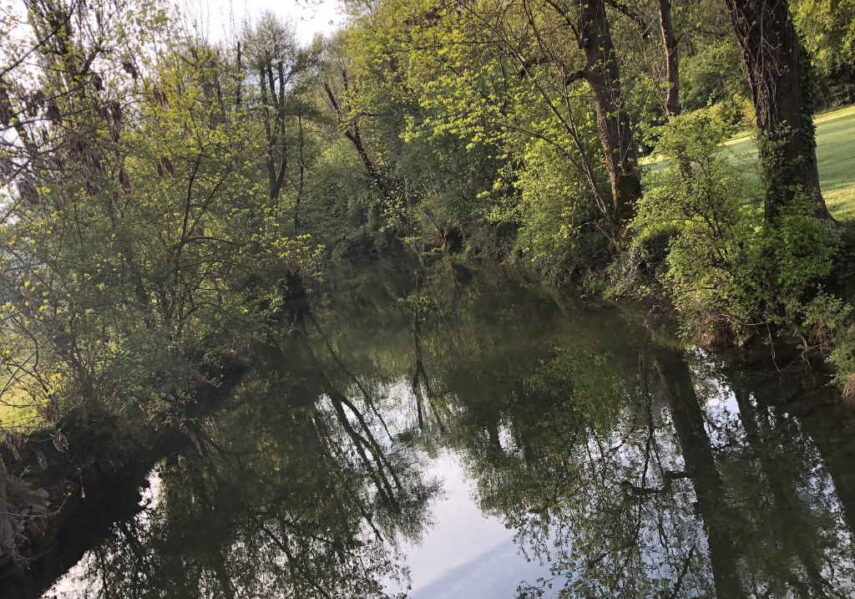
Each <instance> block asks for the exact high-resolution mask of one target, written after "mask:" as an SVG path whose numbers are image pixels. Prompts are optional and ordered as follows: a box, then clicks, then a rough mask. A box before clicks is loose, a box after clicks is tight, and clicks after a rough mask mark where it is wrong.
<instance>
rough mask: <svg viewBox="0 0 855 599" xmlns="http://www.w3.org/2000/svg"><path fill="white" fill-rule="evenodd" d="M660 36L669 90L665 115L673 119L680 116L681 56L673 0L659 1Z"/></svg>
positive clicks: (666, 96) (666, 97)
mask: <svg viewBox="0 0 855 599" xmlns="http://www.w3.org/2000/svg"><path fill="white" fill-rule="evenodd" d="M658 10H659V36H660V37H661V39H662V49H663V51H664V53H665V78H666V79H667V82H668V89H667V92H666V95H665V114H667V115H668V117H669V118H670V117H672V116H675V115H678V114H680V55H679V51H678V48H677V42H678V39H677V36H676V35H674V23H673V21H672V19H671V0H658Z"/></svg>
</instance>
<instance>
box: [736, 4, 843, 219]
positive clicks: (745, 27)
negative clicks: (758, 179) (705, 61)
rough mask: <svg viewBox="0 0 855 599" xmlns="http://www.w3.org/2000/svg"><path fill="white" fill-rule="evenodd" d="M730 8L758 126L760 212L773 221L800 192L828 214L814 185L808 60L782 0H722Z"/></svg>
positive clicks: (820, 214) (826, 216) (816, 210)
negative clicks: (762, 195)
mask: <svg viewBox="0 0 855 599" xmlns="http://www.w3.org/2000/svg"><path fill="white" fill-rule="evenodd" d="M725 2H726V3H727V7H728V9H729V11H730V17H731V21H732V23H733V28H734V31H735V32H736V38H737V41H738V42H739V47H740V50H741V52H742V59H743V62H744V64H745V68H746V71H747V74H748V82H749V85H750V87H751V94H752V97H753V101H754V107H755V110H756V113H757V126H758V128H759V129H760V132H759V136H760V164H761V169H762V171H763V179H764V182H765V185H766V200H765V217H766V222H767V224H769V225H772V226H774V225H776V224H777V223H778V222H779V220H780V217H781V214H782V212H783V210H784V209H785V208H787V207H789V206H791V205H792V204H793V202H794V201H795V200H796V199H797V198H798V197H799V196H801V195H803V194H804V195H806V196H808V197H809V198H810V199H811V201H812V203H813V207H814V209H813V212H814V214H815V215H816V216H817V217H819V218H822V219H828V220H830V219H831V215H830V214H829V212H828V208H827V207H826V205H825V200H824V199H823V197H822V192H821V190H820V186H819V171H818V169H817V161H816V139H815V129H814V123H813V96H812V89H811V77H810V74H811V65H810V61H809V58H808V56H807V54H806V52H805V51H804V49H803V46H802V43H801V40H800V39H799V36H798V34H797V33H796V30H795V27H794V25H793V21H792V18H791V16H790V11H789V6H788V4H787V0H725Z"/></svg>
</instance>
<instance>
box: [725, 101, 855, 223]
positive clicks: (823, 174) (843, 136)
mask: <svg viewBox="0 0 855 599" xmlns="http://www.w3.org/2000/svg"><path fill="white" fill-rule="evenodd" d="M815 122H816V155H817V160H818V161H819V178H820V184H821V185H822V192H823V195H824V196H825V202H826V204H828V209H829V210H830V211H831V213H832V214H833V215H834V217H835V218H837V219H839V220H842V221H850V222H851V221H855V106H849V107H847V108H842V109H840V110H835V111H833V112H826V113H824V114H821V115H817V117H816V119H815ZM725 146H726V147H727V151H728V153H729V155H730V158H731V160H733V161H734V162H735V163H737V164H739V165H741V166H744V168H743V169H742V170H743V172H744V173H745V174H746V175H747V176H748V178H749V179H750V180H753V181H755V182H756V181H758V180H759V177H758V174H757V146H756V144H755V143H754V137H753V135H752V134H745V135H741V136H738V137H735V138H733V139H731V140H730V141H728V142H727V143H726V144H725Z"/></svg>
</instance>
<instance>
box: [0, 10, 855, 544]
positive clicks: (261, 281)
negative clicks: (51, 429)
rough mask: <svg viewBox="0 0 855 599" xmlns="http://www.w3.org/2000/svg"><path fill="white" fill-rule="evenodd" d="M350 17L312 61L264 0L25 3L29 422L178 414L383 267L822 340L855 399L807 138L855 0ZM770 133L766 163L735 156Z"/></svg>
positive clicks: (18, 175) (5, 41) (848, 251)
mask: <svg viewBox="0 0 855 599" xmlns="http://www.w3.org/2000/svg"><path fill="white" fill-rule="evenodd" d="M349 9H350V11H351V13H352V18H351V20H350V23H349V25H348V26H347V27H346V28H345V29H344V30H342V31H340V32H339V33H337V34H336V35H335V36H334V37H333V38H332V39H330V40H322V39H318V40H316V41H315V42H314V43H313V44H311V45H310V46H308V47H301V46H300V45H299V44H298V43H297V42H296V41H295V40H296V38H295V35H294V32H293V30H292V29H291V28H290V27H289V26H287V25H285V24H283V23H280V22H278V21H277V20H276V19H275V18H274V17H273V16H271V15H262V16H260V17H259V18H258V19H257V20H256V21H254V22H252V23H248V24H246V26H245V27H244V28H243V30H242V31H241V32H240V33H239V34H236V36H235V38H234V39H231V40H229V41H227V42H223V43H213V42H211V41H209V40H205V39H202V38H200V37H198V36H197V35H194V34H191V33H190V32H188V31H185V30H184V29H182V27H181V26H180V25H179V24H178V21H173V20H171V19H170V18H169V12H168V10H167V9H166V6H165V5H161V4H160V3H159V2H158V1H157V0H91V1H87V2H80V1H77V0H26V1H24V2H22V3H20V5H19V4H17V3H16V4H13V5H10V6H8V7H7V8H6V9H4V12H3V13H2V15H0V40H2V41H0V45H2V46H0V56H2V59H0V61H1V62H0V130H2V132H3V133H2V135H0V177H2V184H3V187H2V192H0V197H2V216H0V222H2V227H0V237H2V243H0V248H2V249H0V293H2V295H3V298H2V301H3V303H2V330H0V334H2V336H3V347H2V375H0V384H2V397H0V401H2V402H3V404H5V405H14V406H19V408H21V409H19V410H17V411H16V412H18V414H17V415H15V416H11V417H9V418H11V420H9V421H8V422H6V421H4V422H5V424H6V425H9V423H12V424H14V425H16V426H17V427H24V426H25V425H28V424H32V423H33V422H35V423H37V424H38V425H44V424H50V423H56V422H59V421H60V420H61V419H62V418H63V417H64V416H65V415H66V414H69V413H71V412H73V411H75V410H78V411H79V410H83V411H87V412H100V411H104V412H108V413H110V414H118V415H121V416H122V417H127V418H131V419H137V420H139V421H141V422H146V423H156V424H157V425H164V423H170V422H172V421H174V420H175V419H180V417H181V414H183V413H184V412H185V411H186V409H187V405H188V404H190V403H192V402H191V401H190V400H191V399H193V396H194V393H195V392H197V391H198V389H199V386H200V385H202V384H204V383H206V382H209V381H210V380H217V379H218V378H219V377H223V376H225V375H226V374H227V373H229V372H232V364H233V362H234V361H235V360H237V359H241V358H245V357H246V356H247V355H249V354H250V353H252V352H258V351H259V347H269V346H271V345H273V344H274V342H275V340H276V339H280V338H282V337H283V336H285V335H287V334H288V332H289V331H290V330H292V329H293V328H299V327H301V326H305V320H304V316H305V313H306V311H307V309H308V308H307V305H308V304H311V299H312V292H313V290H314V289H316V288H317V283H318V282H319V281H321V280H324V279H328V278H329V277H331V276H333V275H332V274H331V273H332V272H333V270H332V266H333V265H337V264H339V265H340V264H347V263H353V262H356V261H359V260H367V259H371V258H373V257H376V256H378V255H407V256H410V257H414V258H416V259H417V260H418V261H419V262H420V263H421V264H422V265H426V266H427V267H430V268H437V269H445V268H448V269H452V270H453V272H455V273H457V274H458V276H461V277H462V276H464V275H465V273H466V272H468V271H469V270H471V269H477V268H480V267H482V266H483V265H485V264H493V263H501V264H513V265H516V266H519V267H521V268H524V269H526V270H528V271H530V272H532V273H535V274H536V275H537V276H538V277H540V278H542V279H543V280H545V281H548V282H549V283H551V284H553V285H556V286H558V287H560V288H563V289H565V290H566V287H568V286H573V287H575V288H576V290H577V291H578V292H580V293H582V294H586V295H589V296H594V297H600V298H605V299H608V300H611V301H615V302H620V301H627V300H633V301H634V300H639V299H640V300H642V301H644V302H645V303H646V304H647V305H653V306H657V307H658V308H659V312H660V313H661V312H669V313H670V312H673V315H674V317H675V321H676V322H677V323H678V324H679V325H680V331H681V335H682V337H683V338H684V340H685V341H686V342H687V343H691V344H695V345H702V346H706V347H724V346H742V345H747V344H751V343H755V344H756V343H766V344H768V345H769V346H770V347H772V346H774V345H779V344H788V343H789V344H791V345H795V346H797V347H798V350H799V353H800V354H801V355H803V356H805V357H808V358H814V357H825V358H828V359H829V360H830V362H831V363H832V364H833V366H834V369H835V372H836V379H837V382H838V383H840V384H841V385H842V386H844V387H845V388H846V390H847V392H848V393H849V395H853V394H855V325H853V320H852V307H851V305H850V303H849V293H850V285H851V272H852V267H851V264H850V261H851V257H852V248H851V241H850V234H849V231H848V223H847V222H846V221H840V222H839V221H837V220H835V218H834V216H835V215H834V214H832V213H830V212H829V210H828V209H827V208H826V204H825V200H824V198H823V194H822V189H821V185H820V177H819V170H818V164H817V158H816V140H815V133H814V124H813V115H814V113H815V111H817V110H818V109H829V108H833V107H836V106H839V105H842V104H846V103H850V102H852V101H854V100H855V66H853V65H855V26H853V19H855V2H852V1H851V0H839V1H832V0H790V1H789V2H787V1H786V0H776V1H771V2H770V1H768V0H765V1H761V0H694V1H684V0H642V1H639V2H626V3H624V2H619V1H617V0H461V1H456V2H447V3H442V2H439V3H437V2H434V1H433V0H430V1H428V0H375V1H373V2H356V1H354V2H352V3H351V4H350V5H349ZM761 22H762V23H763V26H762V27H760V26H759V23H761ZM747 128H749V129H752V130H756V135H757V140H758V153H759V159H758V161H757V168H758V173H759V176H757V177H750V176H746V174H745V173H744V172H740V170H739V169H738V168H737V167H735V166H734V165H733V164H732V163H731V162H729V161H728V160H727V158H726V156H725V155H724V154H723V150H722V148H723V144H724V142H725V141H726V140H727V139H728V138H729V137H731V136H732V135H734V134H735V133H737V132H739V131H743V130H745V129H747ZM412 301H414V302H418V301H419V300H418V298H414V299H413V300H412ZM342 399H343V398H342ZM338 409H340V410H342V413H344V412H343V410H344V408H343V407H342V405H338ZM21 413H23V414H25V416H21V415H20V414H21ZM7 420H8V419H7ZM9 428H14V427H12V426H9ZM58 435H59V436H57V437H55V438H56V439H57V440H56V443H58V444H59V445H60V446H61V445H62V444H63V442H64V441H63V440H62V436H61V433H58ZM357 445H358V442H357ZM0 465H2V462H0ZM0 474H2V473H0ZM0 500H2V501H4V502H5V493H4V494H0ZM2 526H6V524H5V522H4V523H3V524H2V525H0V549H6V550H9V551H12V550H13V549H14V543H12V542H11V541H9V539H10V538H11V537H10V536H9V534H8V533H7V531H4V530H2ZM3 543H6V545H5V546H4V545H3Z"/></svg>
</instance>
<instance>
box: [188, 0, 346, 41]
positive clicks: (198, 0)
mask: <svg viewBox="0 0 855 599" xmlns="http://www.w3.org/2000/svg"><path fill="white" fill-rule="evenodd" d="M178 2H179V6H181V7H182V8H183V12H184V14H186V15H188V16H189V17H190V18H191V19H192V20H193V22H194V23H195V24H196V25H197V26H198V27H199V29H200V31H201V32H202V33H205V34H206V36H207V37H208V38H209V39H212V40H225V39H228V38H229V37H230V32H232V31H236V30H240V25H241V23H243V22H244V21H245V20H247V19H249V20H256V19H258V16H259V15H261V14H262V13H264V12H265V11H269V12H272V13H273V14H275V15H277V16H279V17H280V18H281V19H282V20H283V21H290V22H291V23H292V24H293V25H294V28H295V31H296V34H297V39H298V40H299V41H300V42H301V43H303V44H308V43H309V42H311V41H312V39H313V38H314V37H315V36H316V35H323V36H327V35H329V34H331V33H333V32H334V31H335V30H336V29H338V28H339V27H340V26H341V25H342V24H343V23H344V19H345V15H344V10H343V7H342V5H341V3H340V2H339V0H178Z"/></svg>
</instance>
